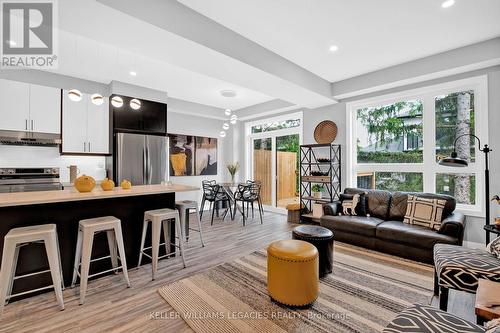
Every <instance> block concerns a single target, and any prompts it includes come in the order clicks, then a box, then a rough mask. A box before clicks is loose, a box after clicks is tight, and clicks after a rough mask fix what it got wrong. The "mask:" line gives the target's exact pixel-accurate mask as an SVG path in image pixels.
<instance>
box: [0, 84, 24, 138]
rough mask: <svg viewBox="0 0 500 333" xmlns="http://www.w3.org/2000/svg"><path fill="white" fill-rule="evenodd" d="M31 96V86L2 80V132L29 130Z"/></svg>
mask: <svg viewBox="0 0 500 333" xmlns="http://www.w3.org/2000/svg"><path fill="white" fill-rule="evenodd" d="M29 96H30V85H29V84H27V83H23V82H16V81H9V80H0V101H2V102H1V103H0V130H10V131H27V130H28V126H29V117H30V116H29V112H30V102H29Z"/></svg>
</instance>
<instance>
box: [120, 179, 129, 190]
mask: <svg viewBox="0 0 500 333" xmlns="http://www.w3.org/2000/svg"><path fill="white" fill-rule="evenodd" d="M120 186H121V187H122V189H124V190H130V189H131V188H132V183H131V182H130V181H129V180H127V179H124V180H122V182H121V184H120Z"/></svg>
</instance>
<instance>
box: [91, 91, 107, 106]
mask: <svg viewBox="0 0 500 333" xmlns="http://www.w3.org/2000/svg"><path fill="white" fill-rule="evenodd" d="M90 100H91V101H92V103H93V104H95V105H102V103H104V97H102V95H101V94H93V95H92V96H90Z"/></svg>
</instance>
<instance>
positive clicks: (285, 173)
mask: <svg viewBox="0 0 500 333" xmlns="http://www.w3.org/2000/svg"><path fill="white" fill-rule="evenodd" d="M300 120H301V119H300ZM266 121H270V120H264V122H266ZM284 122H285V123H286V120H285V121H282V122H276V121H274V122H270V123H266V124H272V125H274V126H275V127H278V128H277V129H275V130H274V129H271V130H269V129H268V128H266V127H264V126H263V125H261V127H259V128H264V130H262V131H260V132H253V133H252V132H251V133H249V135H248V137H249V140H248V142H249V147H248V152H249V153H247V166H248V169H247V170H248V171H247V175H246V177H247V179H253V180H257V181H260V182H261V183H262V187H261V199H262V204H263V205H264V207H265V209H266V210H270V211H275V212H280V213H282V212H285V211H286V210H285V208H286V205H287V204H289V203H295V202H297V203H298V202H299V198H298V162H299V157H298V154H299V146H300V144H301V132H302V128H301V126H294V127H292V128H280V127H279V126H278V125H276V124H282V123H284ZM299 124H300V123H299ZM252 125H253V124H251V125H248V124H247V128H248V129H252V130H254V129H255V127H256V126H255V125H253V126H252ZM254 131H255V130H254Z"/></svg>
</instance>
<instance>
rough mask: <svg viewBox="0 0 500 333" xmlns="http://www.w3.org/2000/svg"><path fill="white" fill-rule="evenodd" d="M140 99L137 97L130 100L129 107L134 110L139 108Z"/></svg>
mask: <svg viewBox="0 0 500 333" xmlns="http://www.w3.org/2000/svg"><path fill="white" fill-rule="evenodd" d="M141 105H142V104H141V101H140V100H138V99H137V98H134V99H132V100H131V101H130V107H131V108H132V109H134V110H139V109H140V108H141Z"/></svg>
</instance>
